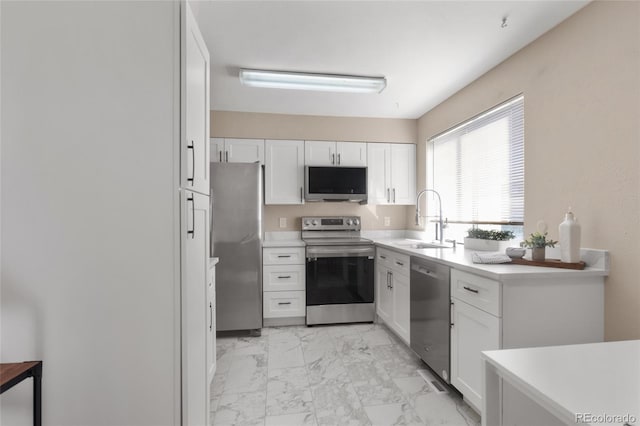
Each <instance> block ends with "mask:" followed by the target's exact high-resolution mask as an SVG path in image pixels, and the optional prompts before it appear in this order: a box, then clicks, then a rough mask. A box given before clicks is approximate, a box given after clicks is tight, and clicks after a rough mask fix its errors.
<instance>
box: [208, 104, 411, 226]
mask: <svg viewBox="0 0 640 426" xmlns="http://www.w3.org/2000/svg"><path fill="white" fill-rule="evenodd" d="M211 137H236V138H260V139H263V138H264V139H301V140H305V139H306V140H340V141H352V142H391V143H394V142H397V143H416V140H417V127H416V120H408V119H385V118H357V117H320V116H309V115H286V114H261V113H246V112H230V111H211ZM406 210H407V207H405V206H369V205H365V206H361V205H358V204H356V205H353V204H346V203H308V204H305V205H302V206H265V209H264V229H265V231H298V230H300V217H302V216H312V215H358V216H361V217H362V227H363V229H405V227H406V225H407V224H406V217H407V214H406V213H405V212H406ZM385 217H388V218H389V220H390V225H389V226H384V218H385ZM280 218H285V219H286V221H287V225H286V227H284V228H280V227H279V222H280Z"/></svg>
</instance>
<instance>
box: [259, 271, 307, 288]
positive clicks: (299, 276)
mask: <svg viewBox="0 0 640 426" xmlns="http://www.w3.org/2000/svg"><path fill="white" fill-rule="evenodd" d="M304 279H305V269H304V265H267V266H265V267H264V268H263V269H262V286H263V289H264V291H287V290H304Z"/></svg>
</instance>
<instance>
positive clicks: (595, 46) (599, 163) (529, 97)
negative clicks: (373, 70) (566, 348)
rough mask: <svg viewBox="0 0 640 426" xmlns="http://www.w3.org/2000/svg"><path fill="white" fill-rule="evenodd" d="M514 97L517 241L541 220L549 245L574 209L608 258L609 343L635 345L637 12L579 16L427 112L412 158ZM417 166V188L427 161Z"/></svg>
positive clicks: (629, 6) (639, 106)
mask: <svg viewBox="0 0 640 426" xmlns="http://www.w3.org/2000/svg"><path fill="white" fill-rule="evenodd" d="M518 93H524V96H525V101H524V102H525V232H526V233H529V232H533V231H534V230H535V229H534V228H535V224H536V222H537V221H538V220H539V219H543V220H545V221H546V222H547V223H548V224H549V229H550V232H549V233H550V235H551V237H552V238H555V239H557V236H558V231H557V226H558V224H559V222H560V221H561V220H562V219H563V215H564V212H565V210H566V209H567V206H572V207H573V210H574V212H575V214H576V215H577V217H578V219H579V221H580V222H581V224H582V246H583V247H593V248H602V249H608V250H610V251H611V274H610V276H609V278H608V279H607V283H606V289H605V300H606V302H605V316H606V320H605V329H606V338H607V340H618V339H639V338H640V278H639V277H640V262H639V259H640V201H639V198H640V156H639V145H640V131H639V122H640V3H638V2H594V3H592V4H590V5H588V6H586V7H585V8H584V9H582V10H580V11H579V12H578V13H577V14H575V15H574V16H572V17H570V18H569V19H568V20H567V21H565V22H563V23H562V24H560V25H559V26H558V27H556V28H554V29H553V30H551V31H550V32H548V33H546V34H545V35H543V36H542V37H540V38H539V39H538V40H536V41H534V42H533V43H531V44H530V45H529V46H527V47H525V48H524V49H522V50H521V51H519V52H518V53H516V54H515V55H513V56H512V57H510V58H509V59H507V60H506V61H505V62H503V63H502V64H500V65H498V66H497V67H496V68H494V69H493V70H491V71H489V72H488V73H486V74H485V75H483V76H482V77H481V78H479V79H478V80H476V81H474V82H473V83H472V84H470V85H469V86H467V87H466V88H464V89H463V90H461V91H460V92H458V93H457V94H455V95H454V96H452V97H451V98H449V99H447V100H446V101H445V102H443V103H442V104H441V105H439V106H437V107H436V108H434V109H433V110H431V111H429V112H428V113H427V114H425V115H424V116H423V117H421V118H420V119H419V121H418V140H419V141H420V142H419V144H418V158H419V159H424V158H425V151H426V144H425V142H424V141H426V139H427V138H429V137H430V136H432V135H435V134H437V133H439V132H441V131H443V130H445V129H447V128H449V127H451V126H452V125H454V124H456V123H458V122H460V121H463V120H465V119H467V118H469V117H471V116H473V115H475V114H477V113H479V112H481V111H483V110H486V109H488V108H490V107H492V106H493V105H495V104H497V103H499V102H502V101H504V100H506V99H508V98H510V97H512V96H514V95H517V94H518ZM418 165H419V167H418V179H419V180H418V181H419V182H424V179H425V173H426V172H425V161H424V160H423V161H420V160H419V161H418ZM418 186H420V185H418ZM409 224H410V222H409ZM576 303H577V304H579V303H580V299H579V295H578V294H576Z"/></svg>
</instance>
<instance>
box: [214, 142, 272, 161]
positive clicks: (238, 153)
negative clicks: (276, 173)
mask: <svg viewBox="0 0 640 426" xmlns="http://www.w3.org/2000/svg"><path fill="white" fill-rule="evenodd" d="M224 150H225V152H224V159H225V161H227V162H228V163H255V162H259V163H260V164H264V140H263V139H225V140H224Z"/></svg>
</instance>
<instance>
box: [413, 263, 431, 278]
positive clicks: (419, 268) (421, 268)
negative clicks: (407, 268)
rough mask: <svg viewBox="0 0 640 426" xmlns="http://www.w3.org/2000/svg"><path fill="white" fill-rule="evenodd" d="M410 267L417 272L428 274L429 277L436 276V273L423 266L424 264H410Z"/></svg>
mask: <svg viewBox="0 0 640 426" xmlns="http://www.w3.org/2000/svg"><path fill="white" fill-rule="evenodd" d="M411 269H412V270H413V271H416V272H418V273H419V274H422V275H427V276H429V277H433V278H438V274H436V273H435V272H434V271H432V270H430V269H428V268H425V267H424V266H421V265H411Z"/></svg>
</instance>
